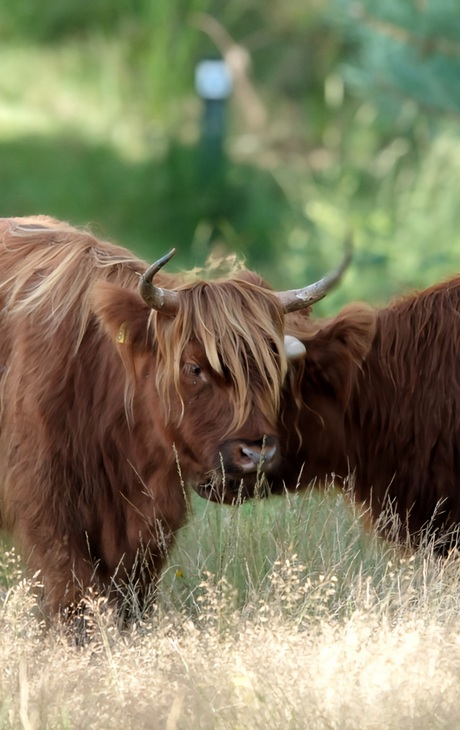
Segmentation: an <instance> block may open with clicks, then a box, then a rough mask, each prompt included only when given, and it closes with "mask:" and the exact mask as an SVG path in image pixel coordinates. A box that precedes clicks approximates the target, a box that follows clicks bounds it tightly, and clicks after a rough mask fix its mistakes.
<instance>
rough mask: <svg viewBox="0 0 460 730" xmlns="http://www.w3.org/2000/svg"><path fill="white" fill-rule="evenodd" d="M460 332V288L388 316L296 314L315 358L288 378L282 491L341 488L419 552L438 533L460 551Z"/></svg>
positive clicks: (292, 318)
mask: <svg viewBox="0 0 460 730" xmlns="http://www.w3.org/2000/svg"><path fill="white" fill-rule="evenodd" d="M305 314H307V316H305ZM459 323H460V278H458V279H453V280H451V281H448V282H446V283H442V284H439V285H437V286H433V287H432V288H430V289H427V290H426V291H423V292H421V293H416V294H413V295H410V296H407V297H404V298H402V299H400V300H396V301H395V302H394V303H392V304H391V305H390V306H389V307H386V308H384V309H381V310H380V311H374V310H373V309H371V308H369V307H367V306H366V305H364V304H352V305H349V306H347V307H345V308H344V309H343V310H342V311H341V312H340V313H339V314H338V315H337V316H336V317H333V318H331V319H328V320H315V319H314V318H310V317H309V316H308V313H305V312H302V313H300V312H299V313H296V314H294V315H288V317H287V318H286V332H289V333H291V334H292V335H294V336H296V337H298V338H299V339H300V340H301V341H302V342H303V343H304V345H305V347H306V358H305V360H303V361H302V362H300V363H298V364H296V365H295V366H293V367H292V368H291V373H290V377H289V378H288V379H287V380H286V383H287V386H286V388H285V392H284V396H283V406H282V417H281V421H282V429H281V430H282V433H281V453H282V460H281V461H280V462H279V466H278V467H277V469H276V473H275V474H273V475H270V480H269V481H270V482H271V492H272V493H282V492H283V491H284V490H285V489H288V490H295V489H298V488H303V487H306V486H308V485H310V484H311V483H312V482H314V481H316V482H319V483H322V482H325V481H327V482H330V481H331V480H335V482H336V483H337V484H338V485H343V484H345V485H346V487H347V489H348V488H351V489H352V490H353V493H354V495H355V496H356V498H357V500H358V501H360V502H362V503H363V504H364V505H365V506H366V507H368V508H369V513H370V515H371V516H372V517H373V518H374V520H377V519H378V518H379V517H380V516H382V515H383V514H385V513H386V514H388V512H389V513H392V514H393V515H395V516H397V517H398V522H399V532H395V529H396V530H397V529H398V525H397V524H396V523H395V521H394V520H393V521H391V520H389V521H386V520H379V527H381V528H382V529H383V531H384V532H385V533H386V534H389V533H390V534H391V536H392V537H398V538H399V539H401V540H403V541H406V540H407V539H408V538H409V539H410V540H411V541H412V542H413V544H417V543H418V542H419V539H420V537H421V534H424V535H425V536H427V535H428V537H430V539H433V541H434V544H435V547H436V549H437V550H438V551H440V552H445V551H446V550H448V549H449V547H450V546H451V545H452V544H454V543H455V544H458V543H459V541H458V534H456V533H457V532H458V528H459V527H460V336H459V331H460V330H459ZM226 488H227V489H228V490H229V493H232V494H233V496H235V494H236V493H237V491H238V485H237V484H236V483H233V482H229V483H228V484H227V485H226ZM240 493H241V488H240ZM243 495H244V496H251V489H245V490H243ZM214 498H215V499H216V500H218V499H219V498H220V495H219V493H218V492H216V494H215V495H214Z"/></svg>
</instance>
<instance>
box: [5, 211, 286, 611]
mask: <svg viewBox="0 0 460 730" xmlns="http://www.w3.org/2000/svg"><path fill="white" fill-rule="evenodd" d="M145 269H146V264H145V263H144V262H143V261H141V260H139V259H137V258H135V257H134V256H133V255H132V254H131V253H130V252H129V251H127V250H126V249H123V248H121V247H118V246H115V245H113V244H109V243H106V242H103V241H100V240H98V239H96V238H95V237H94V236H93V235H92V234H91V233H89V232H86V231H80V230H77V229H75V228H72V227H71V226H69V225H67V224H64V223H61V222H59V221H56V220H54V219H50V218H46V217H43V216H38V217H33V218H22V219H9V220H4V221H3V222H2V223H1V224H0V304H1V319H0V326H1V330H0V331H1V341H0V424H1V429H0V471H1V474H2V483H1V487H0V499H1V503H0V515H1V521H2V525H3V526H4V527H5V528H7V529H8V530H10V531H11V532H12V533H13V534H14V535H15V536H16V537H17V538H18V539H19V541H20V543H21V546H22V549H23V552H24V556H25V557H26V559H27V560H28V562H29V564H30V566H31V568H32V569H33V570H37V569H38V570H40V571H41V574H42V579H43V581H44V585H45V592H46V597H47V605H48V606H49V608H51V610H57V609H58V608H59V607H63V606H65V605H66V604H68V603H70V602H72V601H76V600H78V599H79V597H80V596H81V595H82V594H83V593H84V591H85V589H86V588H87V587H88V586H90V585H93V584H95V585H96V586H98V587H99V588H103V589H104V590H110V589H111V588H112V587H113V586H114V584H116V583H117V582H122V581H123V580H125V579H126V578H127V576H130V577H131V578H132V579H133V580H134V582H135V583H136V588H137V590H138V593H139V595H140V596H142V595H143V594H144V593H145V591H146V590H147V588H148V586H149V584H150V583H151V581H152V580H154V578H155V576H156V575H157V574H158V571H159V569H160V567H161V565H162V563H163V561H164V558H165V554H166V550H167V548H168V546H169V545H170V544H171V541H172V539H173V536H174V533H175V531H176V530H177V529H178V528H179V527H180V525H181V524H182V523H183V521H184V519H185V513H186V502H185V495H184V485H183V483H181V479H180V476H179V473H178V466H177V463H176V458H178V459H179V466H180V469H181V472H182V479H183V480H184V481H185V482H188V481H190V482H192V483H193V482H199V481H203V480H205V479H206V478H207V475H208V472H209V471H210V470H212V469H213V468H214V467H215V466H216V460H218V452H219V445H220V443H221V442H222V441H223V440H225V439H227V438H229V437H234V438H246V439H249V440H251V439H260V438H261V437H262V435H263V434H265V433H273V431H274V429H275V419H276V412H277V408H278V404H279V400H280V390H281V384H282V380H283V377H284V373H285V371H286V360H285V355H284V349H283V341H282V337H283V315H282V312H281V311H280V306H279V304H278V301H277V298H276V296H275V295H274V294H273V293H272V292H271V291H269V290H267V289H266V288H264V287H263V286H262V282H261V281H260V280H259V279H258V278H257V277H256V276H255V275H253V274H251V273H250V272H241V273H240V274H238V276H237V277H235V276H233V277H232V276H230V277H228V278H227V279H225V280H218V281H214V282H207V283H204V282H200V281H195V282H193V283H190V282H187V281H186V279H184V277H182V276H173V275H168V274H165V273H160V274H158V276H157V277H156V279H155V281H156V282H158V285H159V286H163V287H167V288H169V289H176V290H178V292H179V301H180V306H179V312H178V314H177V316H176V317H174V318H169V317H166V316H164V315H162V314H160V313H156V312H155V313H152V312H151V311H150V310H149V309H148V307H147V306H146V305H145V303H144V302H143V301H142V300H141V298H140V297H139V295H138V293H137V286H138V282H139V276H140V274H141V273H142V272H143V271H144V270H145ZM188 360H191V361H192V362H195V361H197V362H198V361H199V363H200V365H201V367H202V371H203V374H202V375H201V376H200V378H201V380H200V379H199V378H198V377H197V378H195V376H194V375H193V374H191V372H192V371H190V367H189V366H188V365H187V362H188ZM140 547H141V548H142V550H143V558H142V561H141V562H142V565H139V560H138V559H137V558H136V555H137V552H138V549H139V548H140ZM136 566H137V568H136ZM133 571H135V574H134V576H133V575H132V572H133ZM136 571H137V572H136Z"/></svg>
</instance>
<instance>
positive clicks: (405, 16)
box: [338, 0, 460, 115]
mask: <svg viewBox="0 0 460 730" xmlns="http://www.w3.org/2000/svg"><path fill="white" fill-rule="evenodd" d="M338 2H339V6H340V7H341V8H342V10H343V11H344V19H345V23H346V28H347V32H348V33H349V34H350V36H351V37H352V38H353V39H354V41H355V42H356V44H357V47H358V56H357V59H358V64H356V63H355V64H352V65H350V67H349V69H348V77H349V79H350V81H351V82H352V83H353V84H356V85H357V86H358V87H359V88H360V89H361V91H362V92H364V93H366V94H367V95H370V96H371V97H373V98H377V99H379V100H381V101H382V102H383V103H384V105H385V106H386V107H387V112H388V107H389V108H390V110H392V111H393V112H395V111H396V110H397V108H398V106H399V105H400V104H401V102H402V101H404V100H405V99H412V100H414V101H415V102H417V103H418V104H420V105H421V106H422V108H424V109H426V110H427V111H435V112H437V113H438V114H441V115H445V114H446V113H449V112H452V113H454V114H458V113H459V110H460V88H459V84H458V78H459V75H460V15H459V12H458V3H457V2H456V0H437V1H434V0H410V1H408V2H400V1H399V0H384V2H379V0H361V1H360V2H355V1H354V0H338Z"/></svg>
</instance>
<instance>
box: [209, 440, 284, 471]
mask: <svg viewBox="0 0 460 730" xmlns="http://www.w3.org/2000/svg"><path fill="white" fill-rule="evenodd" d="M278 454H279V446H278V439H277V438H276V437H275V436H267V437H266V438H263V439H260V440H258V441H248V440H247V439H235V440H232V441H227V442H226V443H225V444H222V445H221V448H220V456H221V458H222V465H223V468H224V470H225V471H226V472H227V473H228V474H240V475H244V474H251V473H254V472H260V471H262V472H263V471H268V470H269V469H270V468H271V467H272V466H273V465H274V464H275V462H276V461H277V457H278Z"/></svg>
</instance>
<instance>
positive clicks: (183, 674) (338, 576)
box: [0, 0, 460, 730]
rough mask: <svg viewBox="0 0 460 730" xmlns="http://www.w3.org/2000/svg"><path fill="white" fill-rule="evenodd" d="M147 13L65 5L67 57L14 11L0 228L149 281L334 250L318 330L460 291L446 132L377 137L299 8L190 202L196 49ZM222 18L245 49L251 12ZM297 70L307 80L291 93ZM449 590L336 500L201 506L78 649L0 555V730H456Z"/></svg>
mask: <svg viewBox="0 0 460 730" xmlns="http://www.w3.org/2000/svg"><path fill="white" fill-rule="evenodd" d="M141 4H142V6H143V7H145V10H146V12H148V13H150V12H151V13H152V15H151V16H150V15H149V16H148V17H147V18H146V20H145V22H141V23H139V24H138V26H136V24H135V23H134V25H130V24H129V23H128V25H127V26H126V27H125V26H123V23H122V22H121V21H120V23H121V24H120V26H119V28H118V26H117V29H118V30H117V33H114V34H112V35H111V34H110V32H109V31H106V30H104V29H101V30H99V31H98V32H97V33H96V34H93V35H92V34H91V32H90V31H87V32H86V31H85V28H86V25H85V23H86V17H87V12H86V9H85V7H84V6H83V5H82V6H81V8H80V5H75V13H76V15H77V16H78V17H79V22H80V23H81V27H82V28H83V31H82V32H81V34H76V35H70V36H69V37H67V39H65V40H64V41H61V40H60V39H59V33H58V31H57V30H56V28H58V29H59V23H60V22H63V21H64V20H65V19H66V18H65V15H66V13H65V12H63V13H62V17H61V9H62V8H64V5H62V3H57V2H55V3H52V4H51V5H50V6H49V7H50V8H52V9H53V8H54V11H55V13H56V19H55V23H56V24H55V25H52V24H51V25H50V19H49V17H48V16H47V15H45V14H44V8H42V7H40V8H39V10H37V9H34V7H35V6H33V5H32V4H29V6H30V7H29V13H32V15H31V16H30V17H29V21H30V22H31V21H33V23H32V22H31V25H32V26H33V27H31V30H32V31H33V30H34V28H35V29H36V33H35V35H34V33H33V32H31V33H30V35H29V36H28V35H27V32H26V31H27V27H26V25H27V24H26V22H23V20H24V21H26V20H27V17H26V16H25V17H24V19H21V18H20V22H19V21H18V25H17V27H18V28H20V29H21V32H22V30H24V36H22V35H20V36H18V37H16V39H14V40H11V39H10V38H9V36H8V34H7V33H5V34H4V36H2V40H3V43H2V45H1V47H0V61H1V64H2V70H3V73H2V74H1V77H0V188H1V191H2V194H1V196H0V215H5V216H7V215H21V214H30V213H48V214H52V215H55V216H58V217H62V218H64V219H66V220H69V221H71V222H72V223H74V224H82V225H87V224H91V225H92V226H93V227H94V229H95V230H96V232H98V233H101V235H104V236H107V237H111V238H114V239H115V240H117V241H118V242H119V243H121V244H124V245H126V246H129V247H131V248H132V249H134V250H136V251H137V252H139V253H140V254H141V255H143V256H145V257H146V258H147V259H151V260H153V259H154V258H156V257H157V255H159V254H161V253H164V251H165V250H167V249H169V248H170V247H171V246H172V245H175V246H177V248H178V255H177V262H178V266H189V265H202V264H203V263H204V259H205V257H206V255H207V254H208V253H209V251H210V249H211V246H212V245H214V244H217V245H218V246H221V247H222V246H223V248H224V250H228V251H232V252H233V251H237V252H238V253H240V254H241V255H243V256H245V257H246V258H247V261H248V264H249V265H250V266H251V267H253V268H256V269H258V270H260V271H261V272H262V273H263V274H265V275H266V276H267V278H269V279H270V281H271V282H272V283H273V284H274V285H275V286H276V287H277V288H282V287H287V286H300V285H301V284H303V283H306V281H311V280H313V279H314V278H316V277H317V276H318V275H320V274H322V273H323V272H324V270H325V269H327V268H329V266H331V265H334V264H335V263H336V262H337V261H338V260H339V259H340V258H341V253H342V241H343V236H344V233H345V231H347V230H348V229H350V228H351V229H353V230H354V232H355V258H354V265H353V267H352V269H351V270H350V271H349V272H348V273H347V276H346V278H345V280H344V283H343V286H342V287H341V288H340V290H338V291H336V292H335V293H334V294H333V295H332V296H331V297H330V298H329V299H328V300H326V303H325V304H324V308H322V307H323V305H321V306H320V307H319V309H318V311H320V312H327V313H331V312H335V311H337V308H338V307H339V306H340V305H342V304H343V303H346V302H348V301H350V300H356V299H365V300H367V301H370V302H373V303H378V304H380V303H385V302H386V301H387V300H388V298H389V297H390V296H391V295H392V294H397V293H401V292H404V291H406V290H407V289H409V288H412V287H414V286H418V287H420V286H424V285H427V284H430V283H433V282H435V281H438V280H440V279H441V278H444V277H445V276H447V275H449V274H452V273H454V272H456V271H459V270H460V239H459V236H458V231H459V230H460V207H459V205H458V195H457V192H456V191H457V186H458V167H459V164H460V142H459V140H458V135H457V130H456V129H455V128H453V127H451V128H450V129H449V128H448V126H447V125H445V126H444V128H443V129H442V130H441V131H440V129H439V128H437V129H436V130H435V125H434V124H432V123H431V120H430V119H428V118H426V117H422V116H420V115H419V114H418V113H417V109H416V108H415V107H414V105H413V104H411V103H409V102H408V103H401V104H400V105H399V108H398V110H397V113H396V114H395V117H394V118H393V119H392V120H390V121H389V120H388V119H387V120H386V121H385V123H384V122H382V118H381V117H379V116H378V114H377V110H376V109H375V108H374V107H373V105H372V104H371V103H370V102H369V101H368V100H366V99H354V100H353V99H350V98H349V97H347V94H346V93H345V92H344V88H343V82H342V79H341V76H340V72H339V71H340V69H339V65H337V64H336V65H335V66H334V64H333V61H332V60H331V59H333V57H334V54H335V53H336V51H334V48H333V45H334V40H333V38H332V36H331V32H330V31H328V30H327V29H326V31H324V30H321V29H322V28H324V27H325V26H323V21H322V20H321V18H320V19H319V20H315V18H314V16H315V13H319V11H320V10H321V8H324V7H325V6H326V5H327V3H326V2H323V0H317V2H315V3H311V8H310V10H309V16H308V18H307V19H305V18H304V14H305V8H304V6H305V4H304V3H299V4H297V3H293V4H290V5H289V12H288V6H287V5H286V12H287V15H288V16H289V17H287V18H283V17H281V16H280V15H279V13H280V8H282V7H283V6H281V5H280V4H279V3H267V6H266V8H264V11H266V15H267V17H266V28H265V30H264V32H265V35H266V36H268V38H269V43H268V44H267V45H266V46H265V47H263V45H262V46H261V50H260V54H259V56H258V54H257V39H258V38H259V40H260V38H261V36H260V35H258V34H257V33H255V34H254V38H255V49H256V50H255V53H254V56H255V60H256V62H257V61H258V59H259V58H262V59H265V62H266V66H265V62H264V64H263V68H262V64H259V65H257V63H256V68H255V73H254V76H253V78H254V83H255V84H256V87H257V83H258V81H259V82H260V86H259V87H257V88H258V90H259V92H260V94H261V97H262V99H263V101H264V103H265V105H266V111H267V113H268V115H267V116H268V119H269V125H268V128H267V129H265V130H264V132H263V134H261V135H260V137H257V135H254V134H253V135H251V134H249V133H248V129H247V128H245V126H244V121H243V115H241V113H240V112H241V110H239V109H238V108H237V107H236V106H235V105H233V104H232V102H231V103H230V106H229V117H228V122H229V125H228V134H227V137H226V141H225V152H226V156H227V163H226V164H227V166H226V169H225V176H224V180H223V182H222V181H221V183H222V184H221V186H220V187H218V188H217V189H215V190H214V191H212V192H213V194H212V195H211V194H210V191H209V189H207V188H206V186H203V185H198V184H197V181H198V182H199V180H198V178H197V170H198V167H199V155H200V145H199V139H200V123H201V122H200V119H201V114H202V108H201V105H200V101H199V100H198V99H197V97H196V95H195V93H194V90H193V62H194V60H196V58H197V57H198V56H197V55H196V54H195V56H194V55H193V53H192V52H191V50H190V48H191V47H192V46H193V47H194V48H195V51H196V49H197V48H198V47H199V44H198V42H197V39H196V37H195V36H194V37H193V43H191V42H190V44H189V40H190V37H189V35H187V34H189V33H191V32H192V31H190V25H188V26H187V23H186V22H185V21H184V20H183V19H182V18H179V17H176V16H178V15H180V13H179V14H178V13H176V12H175V7H174V4H170V5H168V4H166V3H158V4H154V3H149V2H147V1H146V2H145V3H141ZM94 5H95V7H96V6H97V8H98V9H99V11H100V12H101V13H103V11H104V12H106V14H107V16H108V17H109V18H110V16H111V15H112V10H111V9H109V10H108V9H107V8H108V6H107V7H106V4H105V3H104V2H97V3H95V4H94ZM188 5H189V7H190V8H191V9H193V10H194V11H199V10H201V9H205V7H206V3H205V2H201V0H196V1H195V2H189V3H188ZM225 5H226V12H227V13H228V16H227V17H229V18H230V21H231V22H232V23H233V24H234V27H235V28H237V27H239V26H238V24H239V20H238V17H237V15H238V12H239V10H238V8H239V9H240V11H241V14H242V16H243V15H244V12H243V11H244V6H245V5H247V3H244V2H241V3H240V4H239V5H238V4H236V5H235V3H233V2H232V3H227V4H225ZM192 6H193V7H192ZM8 7H10V6H8ZM20 7H22V5H21V4H16V5H14V4H11V9H10V10H11V13H12V12H13V10H15V8H16V11H17V12H19V10H18V9H19V8H20ZM117 7H118V6H117ZM123 7H124V5H123ZM37 8H38V6H37ZM120 8H122V4H121V3H120ZM157 8H158V9H159V10H158V11H157V10H156V9H157ZM162 8H163V10H162V12H163V17H159V16H158V18H157V17H156V16H155V12H158V13H160V10H161V9H162ZM232 8H235V9H234V10H233V9H232ZM6 10H7V6H6V4H5V8H4V9H3V10H2V11H1V12H2V13H3V14H5V13H6ZM50 12H51V11H50ZM34 13H35V15H34ZM120 13H121V10H120ZM9 14H10V11H8V13H6V15H7V16H8V15H9ZM230 14H232V15H230ZM184 15H185V12H184ZM249 15H250V13H249ZM2 17H3V16H0V20H1V18H2ZM245 18H246V16H244V17H243V21H244V22H247V18H246V20H245ZM318 18H319V15H318ZM3 20H4V19H3ZM122 20H123V19H122ZM156 20H158V22H153V21H156ZM299 20H302V22H303V23H304V25H303V26H302V27H301V24H300V22H299ZM71 21H72V19H71V20H70V21H69V22H70V24H72V23H71ZM115 21H116V22H118V16H117V17H116V18H114V22H115ZM256 21H257V18H256ZM4 22H5V21H4ZM72 22H73V21H72ZM37 23H38V25H37ZM181 23H182V25H181ZM315 23H316V24H317V29H316V31H315V30H314V28H315V27H316V26H315ZM40 24H41V25H40ZM115 24H116V23H115ZM243 24H244V23H243ZM249 24H250V23H249V22H248V25H249ZM278 26H280V28H281V31H282V32H281V35H280V36H279V38H278V36H277V29H278ZM50 27H52V28H54V30H55V33H56V36H53V35H51V41H50V36H49V35H47V33H48V32H49V30H50ZM101 28H102V26H101ZM312 28H313V30H312ZM318 28H319V29H320V30H318ZM302 29H303V32H304V33H305V34H306V35H305V37H302V36H301V35H300V36H299V37H298V36H297V35H296V33H297V32H300V30H302ZM118 31H120V32H118ZM320 31H321V32H320ZM193 32H194V33H197V31H196V29H195V30H194V31H193ZM149 33H150V34H151V36H152V37H151V38H150V39H149V38H148V34H149ZM309 33H310V34H312V35H308V34H309ZM314 33H317V34H318V35H317V36H314ZM270 34H271V37H270ZM249 35H250V34H249V31H248V37H249ZM263 35H264V34H262V38H261V39H262V41H263V40H264V38H263ZM186 36H187V39H186V40H184V39H185V38H186ZM313 37H315V38H317V41H316V45H315V44H313V43H309V42H307V41H306V40H305V38H307V39H309V38H313ZM43 38H45V39H48V41H49V42H48V43H45V44H43V42H42V41H43ZM136 39H137V41H136ZM134 41H136V43H137V45H136V43H135V42H134ZM188 44H189V45H188ZM204 47H205V49H206V50H209V39H208V43H207V45H206V44H204ZM305 49H307V51H308V53H307V52H306V51H305ZM312 49H313V50H312ZM310 53H313V56H312V58H310V56H309V54H310ZM136 54H137V55H136ZM274 59H275V60H276V63H275V60H274ZM328 59H329V60H328ZM288 61H289V63H288ZM187 64H188V66H187ZM275 66H276V68H275ZM294 67H295V69H299V68H301V69H303V70H304V71H305V78H306V79H307V81H305V80H304V79H303V78H302V75H301V74H298V75H297V77H295V78H291V75H290V74H291V71H292V68H294ZM316 68H319V69H320V71H321V72H324V78H322V79H320V78H319V76H317V77H315V74H319V71H318V72H317V71H316V70H315V69H316ZM184 69H186V70H184ZM312 78H313V82H312V84H310V86H308V83H307V82H308V79H310V81H311V79H312ZM287 82H289V84H291V86H289V84H287ZM296 83H297V84H299V85H300V86H295V84H296ZM283 84H284V87H283ZM302 84H305V86H302ZM286 86H287V92H286V93H284V94H283V93H281V92H280V89H281V90H282V89H283V88H286ZM299 88H300V91H299ZM201 182H202V181H201ZM216 231H217V234H216ZM172 269H174V266H173V267H172ZM459 579H460V561H459V559H458V557H457V555H456V554H452V555H451V556H449V558H448V559H447V560H445V561H443V562H441V561H439V560H438V559H437V558H436V557H434V555H433V551H432V549H431V546H429V545H427V546H426V547H425V548H424V549H420V550H419V551H417V552H416V553H412V552H411V551H410V550H407V549H405V548H402V547H395V546H394V545H391V544H390V543H388V542H385V541H384V540H382V539H380V538H378V537H376V535H375V534H374V533H369V532H368V531H366V530H365V528H364V525H363V520H362V518H361V515H360V514H359V510H357V509H356V508H355V507H353V505H352V504H350V501H349V500H348V499H347V498H344V497H343V496H342V495H341V494H338V493H336V492H334V491H332V490H327V491H326V492H321V493H319V492H315V491H312V492H311V493H306V494H296V495H293V496H290V497H289V498H287V497H286V498H277V499H272V500H270V501H268V502H258V501H257V502H254V503H252V504H247V505H243V506H242V507H240V508H238V509H234V510H233V509H231V508H222V507H219V506H216V505H212V504H209V505H208V504H207V503H205V502H202V501H200V500H199V499H198V498H196V499H195V498H194V499H192V500H191V514H190V520H189V523H188V525H187V526H186V527H185V528H184V529H183V530H182V531H181V532H180V534H179V536H178V541H177V545H176V547H175V549H174V551H173V552H172V554H171V556H170V559H169V561H168V564H167V567H166V569H165V572H164V574H163V576H162V579H161V583H160V586H159V589H158V593H157V596H156V602H155V604H154V605H153V606H152V611H151V614H150V615H149V616H144V617H142V618H141V617H140V618H139V621H137V622H136V624H135V625H134V626H133V627H132V629H130V630H129V631H126V632H124V633H121V632H120V631H119V630H118V628H117V624H116V620H115V617H114V615H113V613H112V611H111V610H110V608H109V607H107V606H106V605H105V604H104V602H103V601H99V600H96V599H95V601H94V606H93V614H94V615H93V619H92V621H91V625H90V626H89V628H88V631H89V633H90V634H91V640H90V641H89V642H88V644H87V645H86V646H84V647H77V646H75V642H74V641H73V640H72V637H71V636H70V637H69V635H68V633H67V632H66V631H64V630H63V628H62V627H60V626H59V625H53V626H51V627H49V626H45V623H44V621H43V620H42V618H43V617H42V616H41V614H40V609H39V606H38V605H37V602H36V598H35V589H36V585H35V584H36V583H37V582H39V576H36V577H35V579H33V578H32V579H30V578H28V579H26V578H25V577H24V574H23V570H22V566H21V562H20V558H19V556H18V555H17V553H16V552H15V551H14V549H13V548H12V547H11V545H10V544H9V543H5V544H4V545H3V547H2V549H1V550H0V585H1V600H0V660H1V664H0V667H1V668H0V729H1V728H23V729H24V730H39V729H40V730H41V729H42V728H59V729H60V728H63V729H64V728H72V730H73V729H74V728H82V729H83V728H84V729H85V730H86V729H87V728H94V729H95V730H103V729H104V730H105V729H106V728H120V729H121V728H123V730H125V728H133V729H134V728H135V729H136V730H139V729H140V728H149V729H150V728H154V729H155V730H156V729H157V728H159V729H163V728H164V729H165V730H175V729H176V728H177V729H182V728H183V729H184V730H189V728H193V729H195V728H204V729H206V730H207V729H208V728H218V729H219V728H222V729H223V730H227V729H229V730H230V729H231V730H240V729H241V730H242V729H243V728H244V729H246V728H248V729H251V730H253V729H258V728H260V729H261V730H266V728H277V729H278V728H279V729H280V730H281V729H282V730H285V729H286V728H292V729H293V730H294V729H297V728H308V730H310V729H313V730H315V729H316V728H318V729H320V728H321V729H323V728H324V729H325V730H326V729H327V730H329V729H332V728H337V729H338V730H342V728H352V729H355V728H365V729H366V730H367V729H369V728H375V729H376V730H377V728H378V730H381V729H382V728H401V729H403V730H407V729H408V728H413V729H414V730H420V729H422V730H424V729H425V728H427V729H430V730H431V728H449V730H450V729H452V728H456V727H459V726H460V709H459V708H460V702H459V700H460V619H459V616H460V611H459V608H460V606H459V603H460V598H459V595H460V594H459Z"/></svg>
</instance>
